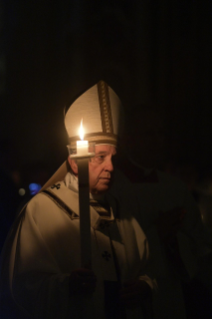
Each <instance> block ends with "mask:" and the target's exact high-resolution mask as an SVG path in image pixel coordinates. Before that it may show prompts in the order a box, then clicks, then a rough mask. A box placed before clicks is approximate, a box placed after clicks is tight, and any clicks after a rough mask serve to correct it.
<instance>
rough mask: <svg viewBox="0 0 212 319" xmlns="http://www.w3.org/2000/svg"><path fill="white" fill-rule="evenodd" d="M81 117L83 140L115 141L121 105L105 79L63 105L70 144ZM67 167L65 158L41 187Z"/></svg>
mask: <svg viewBox="0 0 212 319" xmlns="http://www.w3.org/2000/svg"><path fill="white" fill-rule="evenodd" d="M82 119H83V128H84V133H85V135H84V139H85V140H87V141H89V142H95V144H110V145H114V146H116V145H117V140H118V136H119V135H120V131H121V129H122V123H123V108H122V104H121V101H120V99H119V97H118V95H117V94H116V93H115V92H114V91H113V89H112V88H111V87H110V86H109V85H108V84H107V83H106V82H104V81H99V82H98V83H97V84H95V85H94V86H92V87H91V88H89V89H88V90H87V91H86V92H84V93H83V94H82V95H80V96H79V97H78V98H77V99H75V101H74V102H73V103H72V104H71V105H69V107H68V108H67V110H66V112H65V120H64V122H65V128H66V131H67V133H68V137H69V141H70V145H71V146H72V147H75V146H76V141H77V140H79V139H80V138H79V134H78V132H79V127H80V123H81V120H82ZM68 170H69V164H68V163H67V161H66V162H64V163H63V164H62V165H61V167H60V168H59V169H58V170H57V171H56V173H55V174H54V175H53V176H52V177H51V178H50V179H49V180H48V182H47V183H46V184H45V185H44V186H43V187H42V189H41V190H44V189H46V188H47V187H49V186H50V185H52V184H54V183H56V182H57V181H60V180H63V179H64V177H65V175H66V173H67V172H68Z"/></svg>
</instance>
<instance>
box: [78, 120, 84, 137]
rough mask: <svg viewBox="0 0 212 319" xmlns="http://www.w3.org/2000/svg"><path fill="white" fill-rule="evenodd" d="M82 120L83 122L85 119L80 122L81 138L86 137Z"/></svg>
mask: <svg viewBox="0 0 212 319" xmlns="http://www.w3.org/2000/svg"><path fill="white" fill-rule="evenodd" d="M82 122H83V119H82V120H81V123H80V128H79V137H80V139H81V140H83V139H84V134H85V133H84V129H83V125H82Z"/></svg>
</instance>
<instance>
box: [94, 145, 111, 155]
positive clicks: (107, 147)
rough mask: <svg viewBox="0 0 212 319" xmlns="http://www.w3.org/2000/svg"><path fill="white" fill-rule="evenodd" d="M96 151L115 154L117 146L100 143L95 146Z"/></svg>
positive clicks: (97, 152)
mask: <svg viewBox="0 0 212 319" xmlns="http://www.w3.org/2000/svg"><path fill="white" fill-rule="evenodd" d="M95 153H96V154H100V153H104V154H112V155H115V154H116V147H115V146H113V145H109V144H98V145H96V146H95Z"/></svg>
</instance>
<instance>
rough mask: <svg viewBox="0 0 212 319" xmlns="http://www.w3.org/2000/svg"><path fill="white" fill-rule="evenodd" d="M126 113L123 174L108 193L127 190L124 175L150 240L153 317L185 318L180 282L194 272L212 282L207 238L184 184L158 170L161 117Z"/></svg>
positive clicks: (145, 111) (154, 113) (152, 111)
mask: <svg viewBox="0 0 212 319" xmlns="http://www.w3.org/2000/svg"><path fill="white" fill-rule="evenodd" d="M130 112H131V114H129V115H128V117H127V119H128V123H127V125H126V128H127V133H126V134H125V139H124V142H123V146H125V147H126V149H125V150H126V153H125V154H124V156H123V157H122V158H121V160H120V161H119V165H118V167H119V169H120V170H121V172H117V171H116V172H115V175H118V178H117V180H115V181H114V184H113V186H112V189H111V192H112V193H113V194H116V196H117V197H120V198H121V197H123V194H126V195H127V194H128V187H127V188H126V187H125V184H124V182H123V181H121V176H120V175H121V173H124V175H125V176H122V178H123V180H125V179H127V180H128V182H131V192H132V193H133V194H134V196H135V198H136V199H135V202H137V206H138V210H139V216H138V221H139V223H140V225H141V227H142V229H143V230H144V232H145V234H146V236H147V239H148V242H149V248H150V261H149V263H148V270H147V273H148V274H149V275H150V276H151V277H153V278H155V279H156V281H157V284H158V290H157V291H156V292H155V293H154V294H153V311H154V318H157V319H179V318H180V319H185V318H186V311H185V304H184V296H183V290H182V282H184V281H185V282H188V281H190V280H191V279H192V278H196V277H197V276H198V278H199V279H200V277H201V279H200V280H201V281H202V283H204V284H205V285H206V286H207V284H206V281H208V285H211V283H212V281H211V272H209V271H207V275H206V273H204V271H203V270H201V269H203V268H201V267H200V264H203V263H202V261H203V260H206V259H207V258H208V257H209V256H211V238H210V236H208V235H209V234H208V233H207V231H206V229H205V228H204V226H203V224H202V221H201V216H200V212H199V210H198V207H197V205H196V203H195V201H194V199H193V197H192V195H191V194H190V192H189V190H188V189H187V187H186V185H184V184H183V182H181V181H180V180H178V179H177V178H175V177H172V176H170V175H168V174H166V173H164V172H162V171H159V170H158V169H157V165H158V164H159V162H160V160H161V159H162V154H163V151H164V123H163V122H162V118H161V116H160V115H159V113H158V112H157V111H156V110H155V109H148V108H146V107H144V108H143V109H142V105H141V106H138V107H137V108H134V109H131V110H130ZM209 259H210V257H209ZM205 269H207V270H208V267H207V265H206V268H205ZM208 288H209V287H208Z"/></svg>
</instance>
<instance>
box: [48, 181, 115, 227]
mask: <svg viewBox="0 0 212 319" xmlns="http://www.w3.org/2000/svg"><path fill="white" fill-rule="evenodd" d="M43 193H44V194H46V195H47V196H48V197H49V198H51V199H52V200H53V201H54V202H55V204H56V205H58V206H59V207H60V208H61V209H62V210H63V211H65V212H66V213H67V214H69V216H70V217H71V219H75V218H79V216H80V211H79V196H78V191H77V190H75V191H74V190H72V189H71V188H68V187H67V186H66V184H65V182H64V181H61V182H58V183H56V184H54V185H52V186H50V187H49V188H47V189H46V190H44V191H43ZM99 206H100V205H99ZM110 209H111V213H110V214H109V215H107V214H102V215H101V216H100V214H99V213H98V210H96V209H95V205H93V204H91V205H90V217H91V219H90V220H91V227H92V228H94V229H98V228H101V227H102V225H105V224H106V223H111V222H114V220H115V218H114V213H113V210H112V208H111V207H110Z"/></svg>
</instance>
